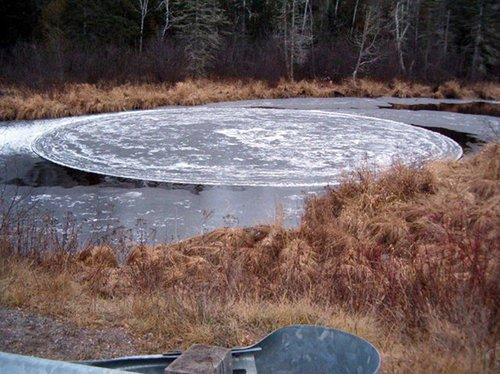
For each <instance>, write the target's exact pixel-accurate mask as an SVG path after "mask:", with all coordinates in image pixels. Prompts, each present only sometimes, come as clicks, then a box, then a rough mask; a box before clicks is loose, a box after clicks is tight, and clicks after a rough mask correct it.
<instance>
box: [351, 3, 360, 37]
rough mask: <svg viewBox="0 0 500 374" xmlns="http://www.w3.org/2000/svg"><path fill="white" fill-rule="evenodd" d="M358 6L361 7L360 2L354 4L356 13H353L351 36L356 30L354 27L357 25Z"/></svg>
mask: <svg viewBox="0 0 500 374" xmlns="http://www.w3.org/2000/svg"><path fill="white" fill-rule="evenodd" d="M358 5H359V0H356V2H355V3H354V12H353V13H352V22H351V34H352V32H353V30H354V25H355V23H356V16H357V14H358Z"/></svg>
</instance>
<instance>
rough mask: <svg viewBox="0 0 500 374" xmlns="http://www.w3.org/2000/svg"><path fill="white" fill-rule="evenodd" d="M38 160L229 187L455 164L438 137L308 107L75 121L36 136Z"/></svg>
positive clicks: (451, 149)
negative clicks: (364, 169) (441, 161)
mask: <svg viewBox="0 0 500 374" xmlns="http://www.w3.org/2000/svg"><path fill="white" fill-rule="evenodd" d="M32 148H33V150H34V151H35V152H36V153H38V154H39V155H40V156H42V157H44V158H46V159H48V160H51V161H53V162H55V163H57V164H61V165H64V166H68V167H71V168H75V169H79V170H83V171H88V172H93V173H99V174H106V175H111V176H117V177H125V178H133V179H143V180H151V181H161V182H172V183H186V184H208V185H233V186H318V185H326V184H335V183H336V182H337V181H338V179H339V177H340V175H341V174H342V173H345V172H348V171H351V170H353V169H356V168H359V167H361V166H363V165H367V164H368V165H374V166H378V167H384V166H388V165H390V164H391V163H393V162H394V161H395V160H399V161H401V162H404V163H414V162H420V161H425V160H428V159H437V158H459V157H460V156H461V154H462V149H461V148H460V146H459V145H458V144H456V143H455V142H454V141H452V140H451V139H448V138H447V137H445V136H442V135H439V134H437V133H434V132H431V131H428V130H424V129H421V128H417V127H414V126H410V125H406V124H403V123H399V122H394V121H388V120H383V119H378V118H371V117H363V116H355V115H349V114H341V113H331V112H321V111H309V110H307V111H306V110H276V109H257V108H208V107H198V108H181V109H159V110H149V111H138V112H125V113H118V114H105V115H99V116H93V117H91V118H89V117H86V118H83V119H78V118H76V119H75V120H74V121H72V122H71V123H69V124H66V125H64V126H61V127H57V128H55V129H51V130H49V131H48V132H46V133H44V134H42V135H41V136H39V137H38V138H37V139H35V141H34V142H33V145H32Z"/></svg>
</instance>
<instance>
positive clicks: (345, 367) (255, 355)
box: [0, 325, 380, 374]
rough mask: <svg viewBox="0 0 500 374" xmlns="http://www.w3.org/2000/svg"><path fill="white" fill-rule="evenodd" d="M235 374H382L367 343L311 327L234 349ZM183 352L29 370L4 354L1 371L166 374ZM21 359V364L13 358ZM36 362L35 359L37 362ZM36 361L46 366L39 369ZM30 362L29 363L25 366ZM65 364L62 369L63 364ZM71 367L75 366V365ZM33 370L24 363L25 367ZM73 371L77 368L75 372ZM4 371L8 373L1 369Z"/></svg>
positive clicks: (288, 330)
mask: <svg viewBox="0 0 500 374" xmlns="http://www.w3.org/2000/svg"><path fill="white" fill-rule="evenodd" d="M230 353H231V358H230V359H231V361H232V370H233V374H255V373H258V374H268V373H278V374H279V373H292V374H294V373H297V374H298V373H315V374H318V373H357V374H361V373H370V374H371V373H378V371H379V368H380V355H379V353H378V351H377V350H376V349H375V347H373V345H371V344H370V343H369V342H367V341H366V340H364V339H361V338H359V337H357V336H355V335H352V334H348V333H346V332H343V331H339V330H335V329H331V328H326V327H321V326H309V325H293V326H288V327H284V328H281V329H279V330H276V331H274V332H272V333H271V334H269V335H267V336H266V337H265V338H264V339H262V340H261V341H259V342H258V343H256V344H254V345H252V346H249V347H244V348H233V349H232V350H231V351H230ZM181 354H182V352H170V353H166V354H161V355H147V356H133V357H121V358H115V359H110V360H97V361H84V362H78V363H73V364H70V363H66V362H59V361H50V360H43V359H34V358H30V357H28V358H26V359H27V361H29V364H30V365H29V370H23V360H22V358H23V357H25V356H17V355H10V354H0V369H2V368H3V369H5V368H6V366H5V365H6V359H5V355H8V356H9V358H8V359H9V360H10V361H11V362H10V366H9V367H8V368H9V369H11V370H9V371H8V372H12V373H26V372H29V373H33V372H39V373H47V372H50V373H63V372H64V373H67V372H73V373H99V372H101V371H100V370H102V372H108V371H109V370H111V371H112V372H114V371H115V370H118V371H127V372H135V373H164V372H165V369H166V368H167V367H168V366H169V365H171V364H172V363H173V362H174V361H175V360H176V359H177V358H179V357H180V356H181ZM10 356H17V357H19V358H20V359H19V360H18V363H17V365H18V366H17V370H14V369H15V368H16V364H15V363H13V362H12V360H14V361H15V359H14V358H13V357H10ZM33 360H35V361H33ZM36 360H40V363H41V364H42V363H43V365H42V366H40V367H39V369H40V370H36V369H37V364H36ZM25 364H26V363H25ZM58 364H60V367H59V366H58ZM70 366H71V367H70ZM26 368H28V366H26V365H24V369H26ZM70 369H71V370H70ZM0 371H2V370H0Z"/></svg>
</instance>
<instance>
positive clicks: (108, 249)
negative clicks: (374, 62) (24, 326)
mask: <svg viewBox="0 0 500 374" xmlns="http://www.w3.org/2000/svg"><path fill="white" fill-rule="evenodd" d="M499 217H500V144H498V143H495V144H490V145H488V146H486V147H485V148H484V149H483V150H482V152H481V153H480V154H478V155H475V156H473V157H470V158H467V159H465V160H462V161H454V162H437V163H432V164H428V165H424V166H422V167H420V168H418V167H417V168H415V167H414V168H408V167H404V166H399V165H395V166H394V167H393V168H392V169H391V170H389V171H387V172H385V173H383V174H381V175H375V174H374V173H372V172H370V171H362V172H359V173H357V174H355V175H353V176H350V177H349V178H347V179H346V181H345V182H344V183H343V184H341V185H340V187H338V188H335V189H332V190H331V191H328V192H327V193H326V194H325V195H324V196H320V197H317V198H313V199H311V200H310V201H308V203H307V205H306V210H305V213H304V217H303V219H302V222H301V224H300V226H299V227H298V228H295V229H285V228H283V227H282V225H281V224H280V223H279V222H277V223H276V224H274V225H271V226H258V227H252V228H246V229H219V230H216V231H214V232H211V233H209V234H206V235H203V236H200V237H194V238H191V239H189V240H185V241H182V242H180V243H176V244H172V245H158V246H154V247H148V246H137V247H135V248H133V249H132V250H131V252H130V253H129V254H128V256H126V259H125V260H124V261H122V262H121V261H118V260H117V258H118V257H120V256H118V257H117V254H120V255H121V254H123V248H120V247H112V246H98V247H89V248H87V249H84V250H83V251H82V252H80V253H78V254H68V253H65V252H63V251H60V252H51V253H46V254H42V253H40V251H39V250H37V249H36V248H32V250H31V254H30V255H29V256H26V255H23V256H21V255H19V253H18V252H19V250H18V249H17V247H16V245H15V243H14V240H13V239H12V238H13V237H15V236H16V235H20V234H19V232H18V231H16V230H19V226H17V228H16V229H15V230H12V231H9V229H8V228H7V227H4V231H3V233H1V234H2V235H1V236H0V243H1V244H0V249H1V251H2V255H1V259H0V261H1V266H0V289H1V294H0V303H2V304H4V305H7V306H16V307H21V308H25V309H28V310H31V311H36V312H39V313H42V314H46V315H52V316H56V317H58V318H61V319H64V320H70V321H73V322H75V323H77V324H79V325H81V326H94V327H99V328H105V327H111V326H113V327H117V326H119V327H124V328H126V329H127V330H128V331H130V332H131V333H133V334H134V335H136V336H140V337H144V336H146V337H147V338H146V339H144V340H143V346H141V347H139V348H140V350H141V351H143V352H158V351H162V350H166V349H170V348H174V347H179V346H182V347H186V346H188V345H190V344H191V343H193V342H198V343H215V344H221V345H225V346H234V345H241V344H247V343H251V342H253V341H255V340H257V339H258V338H259V337H261V336H263V335H264V334H265V333H267V332H269V331H270V330H273V329H275V328H277V327H279V326H283V325H287V324H291V323H318V324H322V325H328V326H333V327H337V328H341V329H344V330H347V331H351V332H354V333H356V334H359V335H361V336H363V337H365V338H367V339H369V340H370V341H372V342H373V343H374V344H375V345H376V346H377V347H378V348H379V349H380V350H381V352H382V354H383V370H384V371H386V372H449V373H456V372H478V371H487V370H492V372H493V371H494V370H495V365H497V364H496V360H497V359H498V357H495V350H496V349H498V347H497V345H498V337H499V331H498V315H497V310H498V300H500V297H499V296H500V295H499V292H498V279H499V275H500V274H499V271H500V266H499V264H500V263H499V261H498V259H499V257H498V256H499V247H498V243H499V237H498V228H499V227H500V218H499Z"/></svg>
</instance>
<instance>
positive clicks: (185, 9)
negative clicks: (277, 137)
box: [0, 0, 500, 87]
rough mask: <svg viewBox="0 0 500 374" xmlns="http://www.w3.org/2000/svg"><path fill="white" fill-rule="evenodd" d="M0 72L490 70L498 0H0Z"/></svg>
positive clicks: (95, 75) (174, 75)
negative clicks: (0, 10)
mask: <svg viewBox="0 0 500 374" xmlns="http://www.w3.org/2000/svg"><path fill="white" fill-rule="evenodd" d="M2 3H3V5H2V6H1V8H2V12H1V15H0V17H1V18H2V19H1V20H0V23H1V25H2V26H1V27H2V28H4V30H2V31H1V33H0V38H1V39H0V43H1V46H0V47H1V49H0V63H1V64H0V79H2V80H3V81H4V82H6V83H15V84H18V85H29V86H33V87H37V86H46V85H51V84H57V83H61V82H98V81H113V82H127V81H133V82H137V81H146V82H162V81H167V82H174V81H178V80H181V79H184V78H186V77H189V76H193V77H209V78H243V79H246V78H250V79H251V78H256V79H264V80H268V81H277V80H279V79H281V78H288V79H304V78H308V79H311V78H315V79H325V80H333V81H337V80H339V79H343V78H346V77H354V78H356V77H362V76H369V77H371V78H375V79H380V80H384V81H386V80H391V79H393V78H396V77H399V78H406V79H411V80H418V81H426V82H439V81H443V80H446V79H450V78H457V79H461V80H471V81H475V80H484V79H487V80H492V79H496V78H497V77H498V75H499V69H498V59H497V56H498V42H497V40H498V37H499V22H500V17H499V16H498V12H499V8H500V4H499V2H498V1H496V0H413V1H411V0H376V1H374V0H274V1H273V0H21V1H14V0H2Z"/></svg>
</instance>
